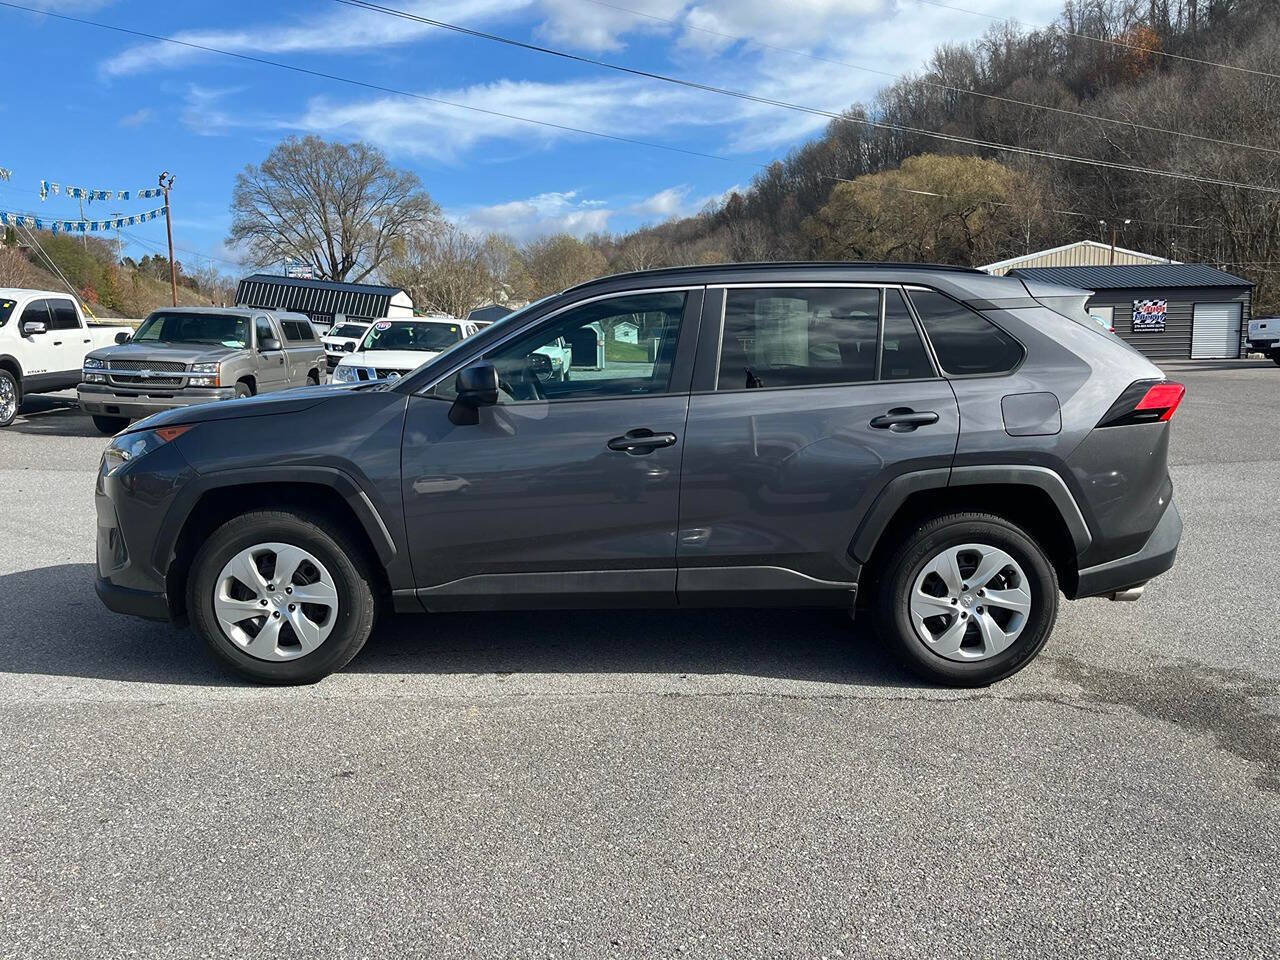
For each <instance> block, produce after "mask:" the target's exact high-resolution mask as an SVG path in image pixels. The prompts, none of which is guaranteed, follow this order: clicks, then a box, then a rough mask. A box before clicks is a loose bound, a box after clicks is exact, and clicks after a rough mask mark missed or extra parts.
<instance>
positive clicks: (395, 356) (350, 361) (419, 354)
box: [340, 350, 440, 372]
mask: <svg viewBox="0 0 1280 960" xmlns="http://www.w3.org/2000/svg"><path fill="white" fill-rule="evenodd" d="M439 355H440V351H439V350H357V351H356V352H355V353H348V354H347V355H346V356H345V357H343V358H342V360H341V363H340V366H344V367H373V368H374V369H376V370H404V371H406V372H407V371H409V370H413V369H415V368H417V367H420V366H422V365H423V364H424V363H426V362H427V361H428V360H430V359H431V358H432V357H438V356H439Z"/></svg>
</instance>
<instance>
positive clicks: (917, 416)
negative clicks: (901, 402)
mask: <svg viewBox="0 0 1280 960" xmlns="http://www.w3.org/2000/svg"><path fill="white" fill-rule="evenodd" d="M937 422H938V415H937V414H936V413H934V412H933V411H932V410H922V411H921V412H919V413H917V412H916V411H914V410H912V409H911V408H910V407H894V408H893V409H892V410H890V411H889V412H888V413H886V414H883V415H881V416H879V417H875V418H874V419H873V420H872V421H871V426H873V427H875V428H876V429H877V430H892V431H893V432H894V433H907V432H909V431H911V430H914V429H915V428H916V427H923V426H927V425H928V424H930V423H937Z"/></svg>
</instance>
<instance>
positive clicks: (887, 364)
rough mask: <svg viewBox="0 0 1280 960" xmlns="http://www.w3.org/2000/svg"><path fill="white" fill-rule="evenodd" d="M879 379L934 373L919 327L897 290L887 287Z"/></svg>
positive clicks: (896, 378)
mask: <svg viewBox="0 0 1280 960" xmlns="http://www.w3.org/2000/svg"><path fill="white" fill-rule="evenodd" d="M880 357H881V359H880V379H881V380H924V379H927V378H929V377H932V376H933V375H934V373H933V364H931V363H930V362H929V354H928V352H927V351H926V350H925V348H924V341H923V340H921V339H920V331H919V330H917V329H916V325H915V323H914V322H913V321H912V319H911V313H910V312H909V311H908V310H907V305H906V303H905V302H904V301H903V299H902V294H901V293H899V292H898V291H897V290H886V291H885V299H884V344H883V347H882V351H881V354H880Z"/></svg>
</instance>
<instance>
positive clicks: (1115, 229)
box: [1111, 220, 1133, 266]
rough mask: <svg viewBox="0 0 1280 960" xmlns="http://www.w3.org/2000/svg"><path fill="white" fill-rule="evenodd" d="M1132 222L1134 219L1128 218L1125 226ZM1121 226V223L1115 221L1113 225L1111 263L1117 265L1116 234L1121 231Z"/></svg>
mask: <svg viewBox="0 0 1280 960" xmlns="http://www.w3.org/2000/svg"><path fill="white" fill-rule="evenodd" d="M1131 223H1133V221H1132V220H1126V221H1125V222H1124V224H1123V226H1126V227H1127V226H1128V225H1129V224H1131ZM1120 227H1121V225H1119V224H1114V223H1113V224H1112V225H1111V265H1112V266H1115V262H1116V234H1118V233H1119V232H1120Z"/></svg>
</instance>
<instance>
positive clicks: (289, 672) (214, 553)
mask: <svg viewBox="0 0 1280 960" xmlns="http://www.w3.org/2000/svg"><path fill="white" fill-rule="evenodd" d="M259 543H283V544H288V545H291V546H296V547H301V548H302V549H303V550H306V551H307V552H308V553H310V554H312V555H313V556H314V557H315V558H316V559H318V560H319V561H320V562H321V563H322V564H323V565H324V566H325V568H326V569H327V570H328V571H329V573H330V575H331V576H332V578H333V581H334V587H335V589H336V591H337V594H338V612H337V614H336V622H335V623H334V625H333V629H332V632H331V633H330V634H329V636H328V637H327V638H326V639H324V640H323V641H322V642H321V643H320V645H319V646H318V647H317V648H316V649H315V650H313V651H312V652H311V653H308V654H305V655H303V656H299V657H297V658H296V659H292V660H283V661H278V660H262V659H258V658H257V657H254V656H251V655H250V654H249V653H247V652H246V651H245V650H244V649H242V648H241V647H240V646H239V645H238V644H237V643H235V642H234V641H232V640H231V639H230V638H229V637H228V636H227V635H226V633H224V632H223V630H222V628H221V627H220V626H219V625H218V620H217V617H216V616H215V614H214V611H213V595H214V589H215V587H216V581H217V579H218V576H219V574H220V573H221V571H222V568H223V567H224V566H225V565H226V564H227V562H228V561H229V560H230V559H231V558H232V557H234V556H235V555H236V554H237V553H239V552H240V551H242V550H244V549H245V548H246V547H251V546H253V545H255V544H259ZM373 582H374V581H373V576H372V575H371V572H370V566H369V561H368V560H367V559H366V556H365V554H364V552H363V551H361V550H360V548H359V547H358V546H357V545H356V543H355V542H354V541H353V540H352V539H351V537H350V536H348V535H347V533H346V532H345V531H343V530H342V529H341V528H340V527H338V526H337V525H335V524H334V523H332V522H331V521H329V520H327V519H325V518H323V517H319V516H312V515H308V514H306V513H301V512H298V513H294V512H291V511H286V510H262V511H258V512H254V513H246V514H242V515H241V516H238V517H234V518H232V519H231V520H229V521H227V522H226V523H224V524H223V525H222V526H221V527H219V528H218V529H217V530H216V531H214V533H213V535H212V536H211V537H209V539H208V540H206V541H205V543H204V545H203V546H202V547H201V548H200V550H199V552H198V553H197V554H196V556H195V559H194V560H193V561H192V566H191V575H190V577H189V578H188V584H187V610H188V611H189V613H190V616H191V625H192V626H193V627H194V628H195V630H196V632H197V633H199V634H200V635H201V636H202V637H203V638H204V639H205V642H206V643H208V644H209V646H210V648H211V649H212V650H213V652H214V653H215V654H217V655H218V657H220V658H221V659H222V660H224V661H225V662H226V663H227V664H228V665H230V667H231V668H232V669H233V670H235V671H236V672H237V673H239V674H240V675H241V676H243V677H247V678H248V679H250V680H255V681H258V682H260V683H270V684H303V683H314V682H316V681H317V680H320V679H323V678H324V677H326V676H328V675H329V674H331V673H333V672H334V671H337V670H341V669H342V668H343V667H345V666H346V665H347V664H348V663H350V662H351V660H352V658H353V657H355V655H356V654H357V653H359V652H360V649H361V648H362V647H363V646H364V644H365V641H367V640H368V639H369V633H370V632H371V631H372V629H373V622H374V617H375V615H376V612H377V602H376V599H375V597H374V592H373Z"/></svg>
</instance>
